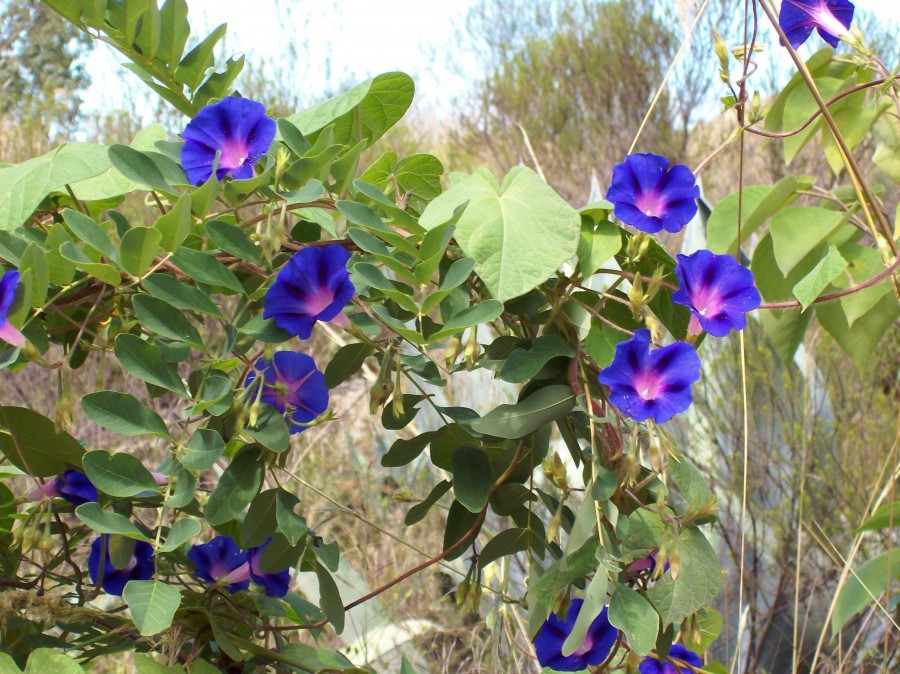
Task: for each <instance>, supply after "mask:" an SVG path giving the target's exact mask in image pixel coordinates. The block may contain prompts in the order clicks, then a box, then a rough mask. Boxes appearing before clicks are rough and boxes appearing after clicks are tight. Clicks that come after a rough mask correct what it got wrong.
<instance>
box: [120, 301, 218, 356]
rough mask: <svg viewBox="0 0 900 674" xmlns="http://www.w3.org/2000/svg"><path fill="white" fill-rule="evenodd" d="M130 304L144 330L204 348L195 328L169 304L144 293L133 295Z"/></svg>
mask: <svg viewBox="0 0 900 674" xmlns="http://www.w3.org/2000/svg"><path fill="white" fill-rule="evenodd" d="M131 303H132V306H133V307H134V311H135V314H137V317H138V320H139V321H140V322H141V324H142V325H143V326H144V327H145V328H147V329H149V330H152V331H153V332H155V333H156V334H158V335H162V336H163V337H168V338H170V339H176V340H178V341H180V342H185V343H186V344H190V345H191V346H195V347H197V348H198V349H204V348H205V347H204V345H203V338H202V337H200V333H199V332H197V328H195V327H194V326H193V325H192V324H191V322H190V321H189V320H188V319H187V318H185V316H184V314H183V313H181V312H180V311H179V310H178V309H176V308H175V307H173V306H172V305H171V304H169V303H167V302H164V301H163V300H160V299H157V298H156V297H153V296H152V295H146V294H144V293H140V294H138V295H135V296H134V297H133V298H132V299H131Z"/></svg>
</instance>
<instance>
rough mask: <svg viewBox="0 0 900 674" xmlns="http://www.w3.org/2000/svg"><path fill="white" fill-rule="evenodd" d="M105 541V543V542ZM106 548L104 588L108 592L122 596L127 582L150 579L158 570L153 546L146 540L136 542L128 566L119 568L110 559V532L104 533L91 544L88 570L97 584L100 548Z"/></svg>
mask: <svg viewBox="0 0 900 674" xmlns="http://www.w3.org/2000/svg"><path fill="white" fill-rule="evenodd" d="M103 541H105V543H104V542H103ZM101 547H104V548H105V549H106V550H105V552H106V558H105V559H104V561H103V585H102V586H103V590H104V591H105V592H106V593H107V594H114V595H119V596H121V594H122V591H123V590H124V589H125V584H126V583H127V582H128V581H129V580H150V579H151V578H153V574H154V572H155V571H156V565H155V563H154V561H153V546H152V545H150V544H149V543H147V542H145V541H135V542H134V552H132V553H131V560H129V562H128V564H127V566H125V567H124V568H122V569H117V568H116V567H114V566H113V564H112V561H111V560H110V559H109V534H103V535H102V536H98V537H97V538H95V539H94V542H93V543H92V544H91V555H90V557H88V571H89V572H90V574H91V582H92V583H93V584H94V585H97V577H98V575H99V574H100V548H101Z"/></svg>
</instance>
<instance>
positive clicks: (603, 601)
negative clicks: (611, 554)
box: [562, 564, 609, 656]
mask: <svg viewBox="0 0 900 674" xmlns="http://www.w3.org/2000/svg"><path fill="white" fill-rule="evenodd" d="M608 583H609V577H608V576H607V574H606V569H605V568H604V566H603V565H602V564H601V565H600V566H599V567H598V568H597V570H596V572H595V573H594V577H593V578H591V582H590V583H588V586H587V590H586V591H585V593H584V603H583V604H582V605H581V610H580V611H579V612H578V617H577V618H576V619H575V625H574V626H573V627H572V631H571V632H570V633H569V635H568V636H567V637H566V640H565V641H564V642H563V646H562V654H563V655H565V656H569V655H572V653H574V652H575V651H577V650H578V649H579V648H580V647H581V646H582V645H583V644H584V641H585V639H586V638H587V633H588V630H589V629H590V627H591V624H592V623H593V622H594V620H595V619H596V618H597V616H598V615H600V613H601V611H603V609H604V607H605V606H606V605H607V602H608V600H607V598H606V588H607V585H608Z"/></svg>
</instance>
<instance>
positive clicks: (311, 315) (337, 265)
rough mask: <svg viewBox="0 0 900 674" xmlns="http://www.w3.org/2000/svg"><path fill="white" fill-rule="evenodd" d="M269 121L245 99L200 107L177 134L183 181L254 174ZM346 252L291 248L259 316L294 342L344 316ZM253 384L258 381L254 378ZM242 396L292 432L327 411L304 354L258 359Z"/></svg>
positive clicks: (349, 293)
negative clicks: (284, 418)
mask: <svg viewBox="0 0 900 674" xmlns="http://www.w3.org/2000/svg"><path fill="white" fill-rule="evenodd" d="M275 128H276V127H275V122H274V121H273V120H272V119H271V118H270V117H268V116H267V115H266V109H265V106H263V105H262V104H261V103H258V102H256V101H251V100H249V99H246V98H224V99H222V100H221V101H219V102H218V103H215V104H213V105H208V106H206V107H205V108H203V109H202V110H201V111H200V112H199V113H198V114H197V116H196V117H194V119H192V120H191V121H190V122H189V123H188V125H187V127H186V128H185V130H184V133H182V137H183V138H184V145H183V146H182V149H181V164H182V167H183V168H184V171H185V174H186V175H187V177H188V180H189V181H190V182H191V183H192V184H194V185H201V184H203V183H204V182H206V181H207V180H209V178H210V177H211V176H212V174H213V171H214V170H215V172H216V177H217V178H218V179H220V180H221V179H223V178H224V177H225V176H227V175H230V176H231V177H232V178H238V179H241V178H251V177H253V175H254V173H253V166H254V164H255V163H256V162H257V161H258V160H259V158H260V157H261V156H262V155H263V153H265V152H266V151H267V150H268V149H269V146H270V145H271V144H272V141H273V140H274V138H275ZM349 259H350V253H349V252H348V251H347V250H346V249H345V248H344V247H342V246H339V245H336V244H333V245H330V246H324V247H320V246H309V247H307V248H304V249H302V250H299V251H297V252H296V253H294V255H293V256H291V258H290V259H289V260H288V262H287V264H286V265H285V266H284V267H282V269H281V270H280V271H279V272H278V275H277V277H276V278H275V281H274V282H273V283H272V285H271V286H270V287H269V289H268V291H267V292H266V295H265V298H264V300H263V304H264V311H263V318H271V319H274V321H275V323H276V325H278V326H279V327H280V328H282V329H283V330H286V331H287V332H289V333H290V334H291V335H293V336H295V337H299V338H300V339H309V337H310V335H311V334H312V329H313V325H315V323H316V321H332V320H335V321H339V320H342V319H344V315H343V313H342V312H343V309H344V307H345V306H346V305H347V303H348V302H349V301H350V298H351V297H353V294H354V293H355V292H356V289H355V288H354V287H353V283H352V282H351V281H350V275H349V273H348V272H347V261H348V260H349ZM257 382H258V383H257ZM244 388H245V390H246V396H247V399H248V400H249V399H251V398H253V399H255V400H258V401H260V402H263V403H266V404H268V405H271V406H272V407H274V408H275V409H277V410H278V411H279V412H281V413H282V414H289V415H290V420H289V422H288V425H289V428H290V432H291V434H294V433H300V432H302V431H303V430H305V429H306V428H307V424H309V423H310V422H312V421H313V420H314V419H315V418H316V417H318V416H319V415H320V414H322V413H323V412H325V410H327V409H328V389H327V388H326V387H325V377H324V375H323V374H322V372H320V371H319V370H318V369H317V368H316V364H315V362H314V361H313V359H312V358H311V357H309V356H308V355H306V354H303V353H294V352H291V351H280V352H278V353H276V354H275V355H274V357H273V358H272V359H271V360H267V359H266V358H260V359H259V360H257V361H256V363H255V364H254V366H253V370H252V371H251V372H250V373H249V374H248V375H247V377H246V379H245V381H244Z"/></svg>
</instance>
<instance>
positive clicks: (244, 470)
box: [206, 447, 265, 526]
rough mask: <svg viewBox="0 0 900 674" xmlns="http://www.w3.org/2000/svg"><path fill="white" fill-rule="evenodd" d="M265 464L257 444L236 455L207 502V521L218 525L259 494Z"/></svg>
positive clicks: (239, 510) (231, 517) (230, 517)
mask: <svg viewBox="0 0 900 674" xmlns="http://www.w3.org/2000/svg"><path fill="white" fill-rule="evenodd" d="M264 472H265V465H264V464H263V463H262V461H261V460H260V451H259V449H257V448H256V447H245V448H244V449H242V450H241V451H240V452H238V454H237V456H235V457H234V458H233V459H232V460H231V463H230V464H229V465H228V468H226V469H225V472H224V473H222V477H221V478H219V484H218V485H217V486H216V489H215V491H213V493H212V494H210V496H209V501H207V503H206V521H207V522H209V523H210V524H211V525H213V526H216V525H219V524H225V522H227V521H228V520H231V519H234V518H235V517H237V516H238V514H240V513H241V512H242V511H243V510H244V508H246V507H247V505H248V504H249V503H250V501H252V500H253V497H254V496H256V494H257V493H259V488H260V487H261V486H262V480H263V473H264Z"/></svg>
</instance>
